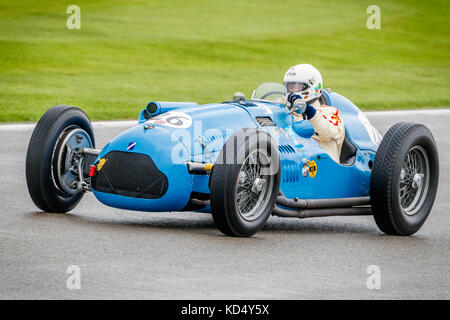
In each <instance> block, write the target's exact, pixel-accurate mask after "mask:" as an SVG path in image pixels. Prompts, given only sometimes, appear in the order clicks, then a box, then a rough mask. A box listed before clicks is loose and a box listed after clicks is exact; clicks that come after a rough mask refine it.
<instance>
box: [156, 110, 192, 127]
mask: <svg viewBox="0 0 450 320" xmlns="http://www.w3.org/2000/svg"><path fill="white" fill-rule="evenodd" d="M148 122H149V123H154V124H157V125H161V126H166V127H172V128H189V127H190V126H191V125H192V118H191V116H190V115H188V114H187V113H184V112H179V111H169V112H166V113H163V114H160V115H157V116H155V117H153V118H151V119H150V120H149V121H148Z"/></svg>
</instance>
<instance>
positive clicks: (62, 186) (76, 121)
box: [26, 106, 95, 212]
mask: <svg viewBox="0 0 450 320" xmlns="http://www.w3.org/2000/svg"><path fill="white" fill-rule="evenodd" d="M94 147H95V141H94V132H93V129H92V125H91V123H90V121H89V118H88V117H87V115H86V114H85V113H84V112H83V111H82V110H80V109H79V108H76V107H71V106H54V107H53V108H51V109H49V110H47V112H45V113H44V115H43V116H42V117H41V119H40V120H39V122H38V123H37V125H36V128H35V129H34V131H33V134H32V136H31V139H30V142H29V144H28V151H27V157H26V179H27V186H28V191H29V193H30V196H31V199H32V200H33V202H34V204H35V205H36V206H37V207H38V208H39V209H41V210H43V211H47V212H67V211H69V210H71V209H73V208H74V207H75V206H76V205H77V204H78V202H79V201H80V200H81V198H82V196H83V193H82V192H80V191H78V190H77V187H76V184H75V183H76V181H77V180H78V175H80V174H83V173H82V172H79V171H80V170H79V169H80V165H79V162H80V161H82V159H81V158H79V157H78V156H77V151H78V150H80V149H81V148H94Z"/></svg>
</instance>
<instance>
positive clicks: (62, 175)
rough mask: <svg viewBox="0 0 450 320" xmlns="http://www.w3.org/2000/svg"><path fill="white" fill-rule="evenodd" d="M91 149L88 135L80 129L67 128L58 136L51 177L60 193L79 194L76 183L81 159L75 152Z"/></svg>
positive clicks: (91, 144)
mask: <svg viewBox="0 0 450 320" xmlns="http://www.w3.org/2000/svg"><path fill="white" fill-rule="evenodd" d="M92 147H93V143H92V140H91V138H90V137H89V134H88V133H87V132H86V131H84V130H83V129H81V128H78V127H68V128H66V129H65V130H64V131H63V132H62V133H61V134H60V136H59V137H58V140H57V142H56V145H55V149H54V150H53V158H52V175H53V181H54V183H55V186H56V188H57V189H58V190H59V191H60V192H61V193H63V194H66V195H67V194H69V195H74V194H76V193H78V192H79V191H78V190H77V182H78V180H79V175H80V174H83V173H82V172H80V169H81V161H82V159H81V158H80V156H79V154H78V153H77V151H79V150H80V149H81V148H92Z"/></svg>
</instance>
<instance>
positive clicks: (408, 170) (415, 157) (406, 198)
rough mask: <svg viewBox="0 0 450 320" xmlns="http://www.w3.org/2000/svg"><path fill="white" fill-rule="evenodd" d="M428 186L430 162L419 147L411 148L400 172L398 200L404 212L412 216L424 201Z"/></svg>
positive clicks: (423, 150) (425, 153)
mask: <svg viewBox="0 0 450 320" xmlns="http://www.w3.org/2000/svg"><path fill="white" fill-rule="evenodd" d="M429 184H430V161H429V160H428V154H427V152H426V151H425V149H424V148H423V147H421V146H414V147H412V148H411V149H410V150H409V152H408V153H407V154H406V157H405V160H404V161H403V166H402V170H401V172H400V186H399V189H398V190H399V199H400V205H401V207H402V209H403V210H404V212H405V213H406V214H407V215H409V216H412V215H414V214H416V213H417V212H418V209H419V208H420V207H421V206H422V204H423V202H424V201H425V198H426V195H427V192H428V187H429Z"/></svg>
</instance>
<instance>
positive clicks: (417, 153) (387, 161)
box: [369, 122, 439, 236]
mask: <svg viewBox="0 0 450 320" xmlns="http://www.w3.org/2000/svg"><path fill="white" fill-rule="evenodd" d="M438 182H439V157H438V151H437V147H436V142H435V141H434V138H433V135H432V133H431V131H430V130H429V129H428V128H427V127H425V126H424V125H421V124H417V123H410V122H399V123H396V124H394V125H393V126H392V127H391V128H390V129H389V130H388V131H387V132H386V134H385V136H384V137H383V140H382V141H381V143H380V145H379V147H378V150H377V153H376V155H375V159H374V163H373V168H372V173H371V175H370V192H369V193H370V203H371V205H372V213H373V216H374V218H375V222H376V223H377V225H378V227H379V228H380V229H381V231H383V232H384V233H387V234H391V235H403V236H407V235H412V234H414V233H415V232H417V231H418V230H419V229H420V228H421V227H422V225H423V224H424V222H425V220H426V219H427V217H428V215H429V213H430V212H431V209H432V207H433V203H434V200H435V198H436V192H437V188H438Z"/></svg>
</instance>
